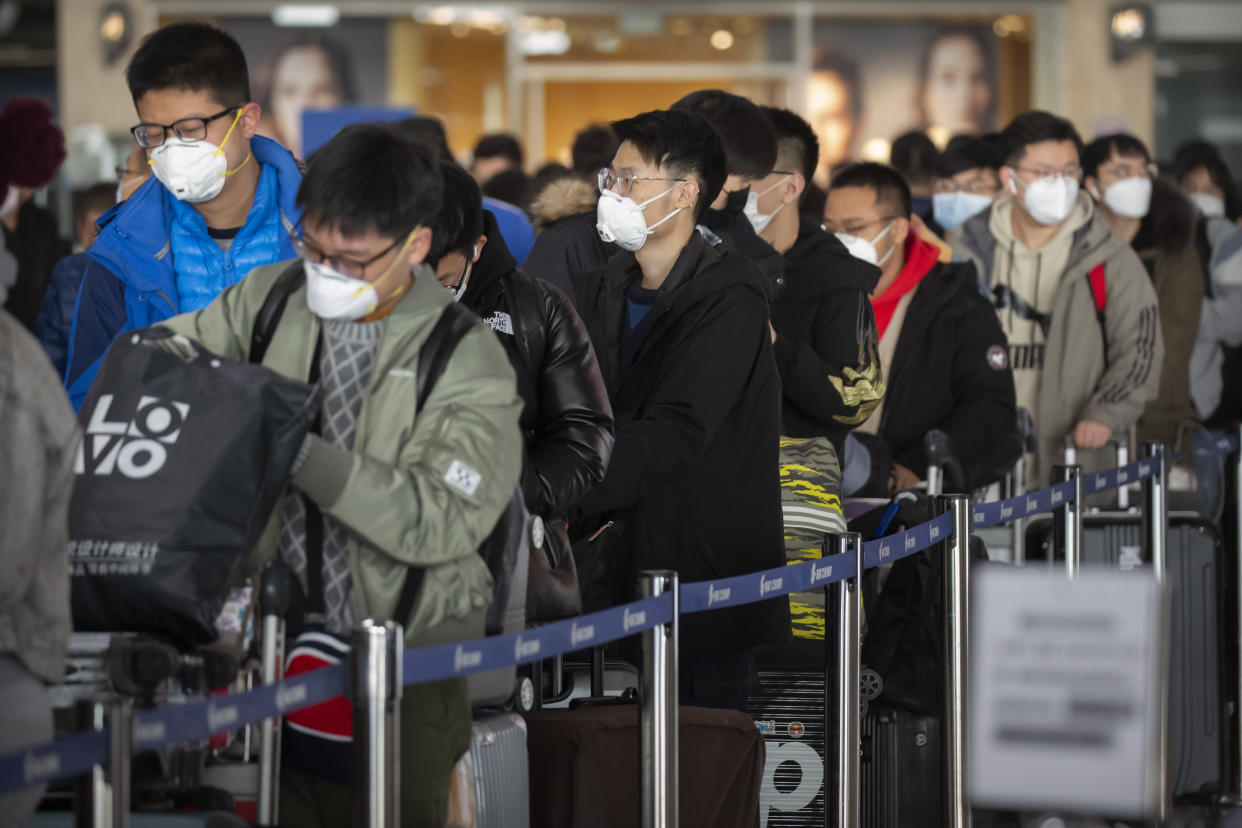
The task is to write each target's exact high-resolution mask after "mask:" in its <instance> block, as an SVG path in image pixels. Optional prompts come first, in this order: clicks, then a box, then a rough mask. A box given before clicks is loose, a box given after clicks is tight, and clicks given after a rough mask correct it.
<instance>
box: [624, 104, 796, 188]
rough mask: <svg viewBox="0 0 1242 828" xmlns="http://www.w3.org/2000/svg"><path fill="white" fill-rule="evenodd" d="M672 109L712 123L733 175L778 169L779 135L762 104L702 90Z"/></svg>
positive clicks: (758, 174)
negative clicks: (693, 113)
mask: <svg viewBox="0 0 1242 828" xmlns="http://www.w3.org/2000/svg"><path fill="white" fill-rule="evenodd" d="M670 109H683V110H686V111H687V112H697V113H698V114H699V115H702V116H703V117H704V118H706V119H707V120H708V121H709V122H711V124H712V126H714V127H715V128H716V132H717V133H719V136H720V140H721V142H722V143H723V145H724V150H725V164H726V170H727V171H728V174H729V175H740V176H744V177H746V178H752V179H759V178H764V177H766V176H767V175H768V173H770V172H772V169H773V168H774V167H775V166H776V133H775V132H773V131H772V126H771V124H769V123H768V119H767V118H765V117H763V111H762V110H760V109H759V107H758V105H756V104H755V103H754V102H752V101H749V100H747V99H746V98H743V97H742V96H741V95H734V94H732V93H730V92H724V91H722V90H720V89H700V90H699V91H698V92H691V93H690V94H689V95H686V96H685V97H684V98H682V99H681V100H680V101H678V102H677V103H675V104H673V105H672V107H670ZM614 128H615V127H614Z"/></svg>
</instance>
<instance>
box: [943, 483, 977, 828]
mask: <svg viewBox="0 0 1242 828" xmlns="http://www.w3.org/2000/svg"><path fill="white" fill-rule="evenodd" d="M934 511H935V512H936V514H941V513H943V512H951V513H952V515H953V534H952V536H950V537H949V538H948V539H946V540H944V541H942V542H941V543H940V545H939V547H938V549H939V552H940V554H942V555H943V556H944V564H943V566H942V567H941V572H942V573H943V575H942V578H943V584H942V593H943V600H944V661H945V665H944V666H945V669H944V715H943V719H942V721H943V724H942V725H941V728H942V730H941V732H942V734H943V738H942V742H943V749H944V787H943V790H944V794H945V799H944V803H945V806H944V825H945V826H946V828H967V826H969V825H970V806H969V803H968V802H967V797H966V677H967V673H966V652H967V646H968V642H969V640H970V627H969V620H970V529H971V513H970V498H969V497H968V496H966V495H954V494H951V495H941V496H940V497H938V498H936V500H935V510H934Z"/></svg>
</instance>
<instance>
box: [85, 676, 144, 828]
mask: <svg viewBox="0 0 1242 828" xmlns="http://www.w3.org/2000/svg"><path fill="white" fill-rule="evenodd" d="M76 716H77V729H78V730H95V731H103V730H106V731H107V732H108V764H107V765H106V766H102V765H93V766H92V767H91V769H90V770H88V771H87V772H86V773H84V774H82V776H81V777H79V778H78V782H77V785H76V791H75V793H76V804H75V808H74V814H75V815H74V824H75V825H76V826H77V828H129V781H130V755H131V753H132V752H133V746H134V742H133V710H132V708H131V707H130V703H129V702H128V701H127V700H125V699H111V700H108V701H95V700H92V699H83V700H81V701H79V702H78V705H77V711H76Z"/></svg>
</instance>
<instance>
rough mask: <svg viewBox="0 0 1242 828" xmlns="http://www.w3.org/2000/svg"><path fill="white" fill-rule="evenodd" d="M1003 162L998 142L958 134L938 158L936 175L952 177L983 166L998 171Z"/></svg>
mask: <svg viewBox="0 0 1242 828" xmlns="http://www.w3.org/2000/svg"><path fill="white" fill-rule="evenodd" d="M1002 162H1003V159H1002V158H1001V153H1000V149H999V147H998V146H997V144H996V142H994V141H990V140H988V139H987V138H982V137H979V136H976V135H957V136H955V137H954V138H953V139H952V140H951V141H949V143H948V145H947V146H946V147H945V148H944V152H942V153H940V156H939V157H938V158H937V159H936V175H937V176H939V177H940V178H952V177H953V176H955V175H957V174H958V173H963V172H966V171H967V170H975V169H979V168H981V167H983V168H987V169H989V170H992V171H993V172H997V171H999V170H1000V168H1001V166H1002Z"/></svg>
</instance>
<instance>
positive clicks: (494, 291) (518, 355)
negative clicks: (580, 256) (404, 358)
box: [461, 212, 613, 522]
mask: <svg viewBox="0 0 1242 828" xmlns="http://www.w3.org/2000/svg"><path fill="white" fill-rule="evenodd" d="M484 215H485V219H486V225H485V230H484V232H485V234H486V235H487V244H485V245H484V246H483V250H482V251H481V254H480V256H479V260H478V261H477V262H475V263H474V265H473V267H472V268H471V272H470V281H469V283H468V284H467V287H466V292H465V294H464V295H463V296H462V299H461V301H462V303H463V304H464V305H465V306H466V307H468V308H470V310H472V311H474V312H475V313H477V314H478V315H479V316H481V317H482V318H483V319H484V321H486V322H487V323H488V324H489V325H490V326H491V327H492V329H493V330H494V331H495V332H496V336H497V337H498V338H499V339H500V343H501V345H503V346H504V349H505V352H506V353H507V354H508V355H509V362H510V363H511V364H512V365H513V369H514V372H515V373H516V375H517V387H518V393H519V394H520V395H521V397H522V402H523V407H522V417H521V427H522V433H523V436H524V437H525V438H526V455H525V461H524V462H523V464H522V493H523V495H524V496H525V499H526V506H527V508H528V509H529V510H530V511H531V513H532V514H537V515H539V516H541V517H543V518H544V519H545V520H547V519H549V518H554V517H559V516H561V515H563V513H564V512H565V510H567V509H568V508H569V507H570V506H572V505H574V504H575V503H576V502H577V501H578V500H579V499H580V498H581V497H582V496H583V495H585V494H586V493H587V492H588V491H590V489H591V488H592V487H594V486H595V485H596V484H598V483H599V482H600V481H601V480H602V479H603V477H604V472H605V471H606V470H607V468H608V459H609V457H610V456H611V455H612V444H613V421H612V406H611V404H610V403H609V401H608V392H607V391H606V390H605V388H604V381H603V379H602V378H601V376H600V372H599V365H598V363H597V362H596V360H595V352H594V350H593V349H592V347H591V340H590V337H589V336H588V335H587V331H586V328H585V327H584V326H583V324H582V320H581V319H579V318H578V314H577V313H576V312H575V311H574V309H573V306H572V305H571V304H570V302H569V300H568V299H566V298H565V296H564V294H562V293H561V292H560V291H559V290H557V289H556V288H555V287H553V286H552V285H550V284H548V283H547V282H544V281H542V280H540V279H536V278H534V277H533V276H530V275H528V274H526V273H524V272H523V271H521V270H518V268H517V262H516V261H515V260H514V258H513V256H512V255H511V254H510V253H509V250H508V248H507V247H506V246H505V243H504V240H503V239H501V237H500V231H499V229H498V228H497V226H496V219H495V218H494V217H493V216H492V214H491V213H489V212H485V214H484ZM558 522H559V521H558Z"/></svg>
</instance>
